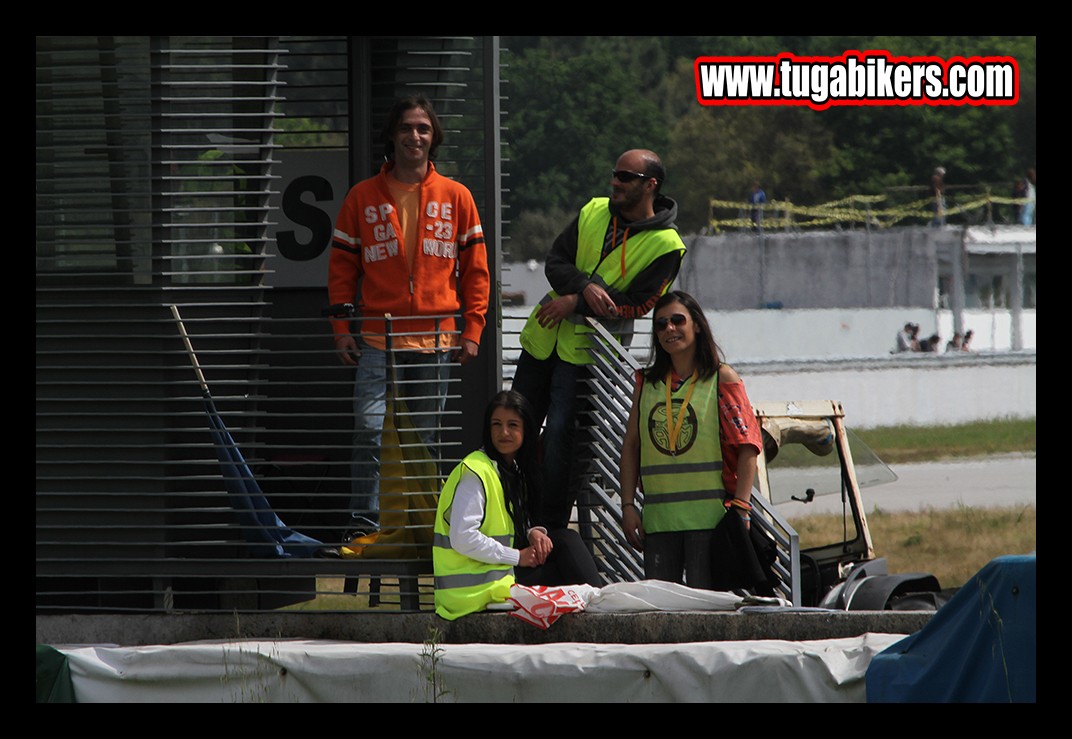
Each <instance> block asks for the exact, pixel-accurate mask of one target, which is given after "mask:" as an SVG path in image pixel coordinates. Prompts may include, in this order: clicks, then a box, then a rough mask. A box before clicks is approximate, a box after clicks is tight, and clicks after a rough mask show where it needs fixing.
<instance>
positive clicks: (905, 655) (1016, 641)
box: [866, 554, 1035, 703]
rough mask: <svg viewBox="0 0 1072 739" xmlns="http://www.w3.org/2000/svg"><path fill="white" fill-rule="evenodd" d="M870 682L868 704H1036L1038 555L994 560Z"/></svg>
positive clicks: (881, 658)
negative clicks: (1036, 569)
mask: <svg viewBox="0 0 1072 739" xmlns="http://www.w3.org/2000/svg"><path fill="white" fill-rule="evenodd" d="M866 684H867V701H868V703H920V702H926V703H1030V702H1035V555H1034V554H1028V555H1009V556H1005V557H998V558H996V559H993V560H991V561H990V562H989V563H988V564H987V565H986V566H985V567H984V568H983V569H981V570H980V571H979V572H978V573H977V574H976V575H975V576H974V577H973V578H972V579H971V580H969V581H968V582H967V583H966V584H965V585H964V587H962V588H961V589H960V590H959V591H957V593H956V594H955V595H954V596H953V597H952V598H951V599H950V600H949V602H948V603H946V604H945V605H944V606H942V608H941V609H939V610H938V612H937V613H935V614H934V618H932V619H931V620H930V622H928V623H927V625H926V626H925V627H923V628H922V629H920V630H919V631H917V632H916V633H915V634H912V635H910V636H908V637H906V638H904V639H902V640H901V641H899V642H897V643H896V644H893V645H891V646H890V647H888V648H886V649H885V650H883V651H882V652H880V653H879V654H877V655H876V656H875V657H874V658H873V659H872V660H871V664H870V666H869V667H868V669H867V675H866Z"/></svg>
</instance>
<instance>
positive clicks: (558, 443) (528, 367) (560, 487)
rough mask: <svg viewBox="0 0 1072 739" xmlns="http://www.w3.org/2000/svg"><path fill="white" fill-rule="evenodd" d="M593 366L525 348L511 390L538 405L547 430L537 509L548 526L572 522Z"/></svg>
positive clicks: (538, 415)
mask: <svg viewBox="0 0 1072 739" xmlns="http://www.w3.org/2000/svg"><path fill="white" fill-rule="evenodd" d="M587 377H588V369H587V368H586V367H584V366H583V365H576V364H570V363H569V362H566V361H563V360H562V359H560V358H559V357H558V355H557V354H556V353H554V352H552V353H551V356H550V357H548V358H547V359H536V357H534V356H532V355H531V354H529V353H528V352H527V351H524V350H522V351H521V356H520V357H519V358H518V360H517V372H516V374H515V375H514V382H513V385H512V386H511V389H513V390H516V391H517V392H519V393H521V394H522V395H524V396H525V399H526V400H528V401H529V403H531V404H532V410H533V413H534V414H535V416H536V424H537V425H539V424H542V423H543V422H544V419H546V421H547V424H546V426H545V427H544V430H543V436H542V437H541V438H542V441H543V477H544V479H543V490H542V495H541V504H540V505H539V506H538V507H535V510H534V514H535V516H536V518H537V520H536V522H537V523H539V524H542V525H544V526H546V527H547V528H549V529H550V528H556V529H557V528H565V527H566V525H567V524H568V523H569V519H570V514H571V513H572V511H573V504H574V503H575V502H576V498H577V492H576V491H575V490H571V489H570V473H571V470H572V467H573V445H574V440H575V438H576V428H577V420H578V417H579V415H580V414H581V412H583V411H584V410H585V408H586V403H585V400H584V393H585V392H586V387H585V384H584V380H585V379H586V378H587Z"/></svg>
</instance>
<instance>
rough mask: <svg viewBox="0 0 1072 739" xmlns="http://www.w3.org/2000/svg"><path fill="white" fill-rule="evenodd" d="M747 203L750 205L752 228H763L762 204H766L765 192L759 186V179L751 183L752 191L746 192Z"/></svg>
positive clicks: (755, 229)
mask: <svg viewBox="0 0 1072 739" xmlns="http://www.w3.org/2000/svg"><path fill="white" fill-rule="evenodd" d="M748 204H749V205H750V206H752V213H751V215H752V230H753V231H762V230H763V206H764V205H766V204H767V193H765V192H763V188H762V187H760V186H759V180H756V181H755V182H753V183H752V192H750V193H748Z"/></svg>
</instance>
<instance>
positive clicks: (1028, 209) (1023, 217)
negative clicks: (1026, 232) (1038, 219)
mask: <svg viewBox="0 0 1072 739" xmlns="http://www.w3.org/2000/svg"><path fill="white" fill-rule="evenodd" d="M1022 197H1025V198H1027V202H1026V203H1024V204H1023V205H1022V206H1021V207H1020V223H1021V224H1022V225H1024V226H1034V225H1035V168H1034V167H1031V168H1030V169H1028V170H1027V174H1026V175H1025V176H1024V194H1023V195H1022Z"/></svg>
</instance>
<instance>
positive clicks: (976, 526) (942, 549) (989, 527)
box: [790, 505, 1035, 588]
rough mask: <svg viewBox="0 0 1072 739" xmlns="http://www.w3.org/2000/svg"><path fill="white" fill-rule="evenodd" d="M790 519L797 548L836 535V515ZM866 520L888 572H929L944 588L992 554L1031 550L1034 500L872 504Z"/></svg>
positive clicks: (976, 568)
mask: <svg viewBox="0 0 1072 739" xmlns="http://www.w3.org/2000/svg"><path fill="white" fill-rule="evenodd" d="M790 523H792V525H793V527H794V528H795V529H796V530H797V531H798V532H799V533H800V541H801V547H802V548H806V547H811V546H818V545H822V544H829V543H831V542H834V541H838V540H840V538H841V531H842V527H841V516H840V515H812V516H804V517H801V518H798V519H795V520H794V519H790ZM867 523H868V527H869V528H870V530H871V539H872V541H873V542H874V543H875V554H876V556H879V557H885V558H886V559H887V561H888V562H889V569H890V572H897V573H907V572H929V573H931V574H933V575H934V576H935V577H937V578H938V582H939V583H941V585H942V587H943V588H951V587H958V586H961V585H963V584H964V583H965V582H967V581H968V580H969V579H970V578H971V577H972V576H973V575H975V573H977V572H978V571H979V570H980V569H982V568H983V566H984V565H985V564H986V563H987V562H989V561H990V560H992V559H994V558H995V557H1000V556H1003V555H1006V554H1027V553H1029V552H1033V551H1035V506H1033V505H1028V506H1017V507H1008V508H973V507H970V506H963V505H962V506H958V507H956V508H944V509H927V510H923V511H915V512H897V513H891V512H887V511H883V510H881V509H879V508H876V509H875V510H873V511H869V512H868V514H867ZM850 528H851V527H850Z"/></svg>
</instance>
